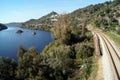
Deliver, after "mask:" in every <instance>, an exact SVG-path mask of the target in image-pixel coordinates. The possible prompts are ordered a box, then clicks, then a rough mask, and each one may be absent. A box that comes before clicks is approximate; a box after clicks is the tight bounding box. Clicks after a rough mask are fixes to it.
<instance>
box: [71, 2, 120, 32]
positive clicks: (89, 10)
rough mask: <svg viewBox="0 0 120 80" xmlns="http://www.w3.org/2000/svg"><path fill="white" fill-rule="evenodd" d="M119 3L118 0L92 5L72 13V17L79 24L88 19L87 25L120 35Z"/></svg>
mask: <svg viewBox="0 0 120 80" xmlns="http://www.w3.org/2000/svg"><path fill="white" fill-rule="evenodd" d="M119 3H120V2H119V1H118V0H115V1H113V2H111V1H110V2H105V3H101V4H96V5H90V6H87V7H85V8H82V9H78V10H76V11H74V12H72V13H71V15H72V16H73V17H74V18H75V19H77V20H78V21H79V23H83V21H84V20H83V19H86V21H87V24H92V25H93V26H94V27H98V28H101V29H104V30H107V31H114V32H116V33H118V34H120V4H119ZM81 25H82V24H81Z"/></svg>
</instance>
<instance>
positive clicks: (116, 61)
mask: <svg viewBox="0 0 120 80" xmlns="http://www.w3.org/2000/svg"><path fill="white" fill-rule="evenodd" d="M94 33H95V35H96V36H98V38H99V39H100V41H101V40H102V41H101V42H103V44H104V48H105V49H104V50H106V53H107V55H108V56H107V57H108V59H109V62H110V66H111V70H112V73H113V77H114V78H113V79H111V80H120V56H119V54H120V52H118V51H119V50H118V51H117V50H116V48H115V47H114V46H115V45H113V44H112V43H111V41H110V40H109V39H108V38H107V37H106V36H105V35H104V34H102V33H98V32H94ZM102 50H103V49H102ZM103 55H104V53H103Z"/></svg>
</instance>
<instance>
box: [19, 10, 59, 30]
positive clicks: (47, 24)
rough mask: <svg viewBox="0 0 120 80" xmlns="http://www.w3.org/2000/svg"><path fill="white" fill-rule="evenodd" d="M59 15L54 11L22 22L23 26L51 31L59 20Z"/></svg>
mask: <svg viewBox="0 0 120 80" xmlns="http://www.w3.org/2000/svg"><path fill="white" fill-rule="evenodd" d="M58 16H59V15H58V13H56V12H54V11H53V12H51V13H49V14H47V15H45V16H43V17H41V18H39V19H30V20H29V21H27V22H25V23H22V25H21V27H24V28H29V29H37V30H46V31H49V29H50V28H51V27H53V25H54V23H55V22H56V21H57V18H58Z"/></svg>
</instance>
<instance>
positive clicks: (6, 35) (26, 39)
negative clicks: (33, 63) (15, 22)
mask: <svg viewBox="0 0 120 80" xmlns="http://www.w3.org/2000/svg"><path fill="white" fill-rule="evenodd" d="M17 30H22V31H23V33H20V34H18V33H16V31H17ZM32 32H36V35H33V34H32ZM53 41H54V38H53V37H52V34H51V33H50V32H46V31H40V30H29V29H24V28H19V27H8V29H6V30H2V31H0V56H3V57H11V58H14V59H15V60H17V52H18V49H19V46H20V45H23V46H24V47H25V48H29V47H36V48H37V50H38V51H39V52H41V51H42V50H43V48H44V47H45V46H46V45H47V44H49V43H50V42H53Z"/></svg>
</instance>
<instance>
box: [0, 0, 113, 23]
mask: <svg viewBox="0 0 120 80" xmlns="http://www.w3.org/2000/svg"><path fill="white" fill-rule="evenodd" d="M106 1H111V0H96V1H93V0H76V1H75V0H71V1H69V0H59V1H58V0H53V1H51V2H50V1H49V0H45V1H42V0H31V1H30V0H0V3H1V5H0V10H1V13H0V14H1V15H0V16H1V17H0V23H11V22H25V21H27V20H29V19H37V18H40V17H42V16H44V15H46V14H48V13H50V12H52V11H55V12H57V13H59V14H61V13H70V12H72V11H74V10H76V9H79V8H83V7H85V6H88V5H91V4H98V3H103V2H106Z"/></svg>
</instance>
